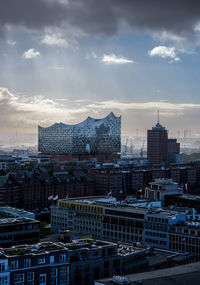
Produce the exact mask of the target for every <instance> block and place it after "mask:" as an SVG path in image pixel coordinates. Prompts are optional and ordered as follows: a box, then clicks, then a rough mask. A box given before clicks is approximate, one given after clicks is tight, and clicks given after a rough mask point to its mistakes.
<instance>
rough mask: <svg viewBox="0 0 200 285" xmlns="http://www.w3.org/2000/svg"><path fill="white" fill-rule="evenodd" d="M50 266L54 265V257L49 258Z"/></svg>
mask: <svg viewBox="0 0 200 285" xmlns="http://www.w3.org/2000/svg"><path fill="white" fill-rule="evenodd" d="M50 264H54V255H52V256H50Z"/></svg>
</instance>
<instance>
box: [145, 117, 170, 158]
mask: <svg viewBox="0 0 200 285" xmlns="http://www.w3.org/2000/svg"><path fill="white" fill-rule="evenodd" d="M147 159H148V161H149V162H151V163H162V162H166V161H167V160H168V133H167V130H166V129H165V127H163V126H162V125H161V124H160V123H159V120H158V122H157V124H156V125H155V127H153V128H152V130H148V131H147Z"/></svg>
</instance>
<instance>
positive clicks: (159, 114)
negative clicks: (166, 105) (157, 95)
mask: <svg viewBox="0 0 200 285" xmlns="http://www.w3.org/2000/svg"><path fill="white" fill-rule="evenodd" d="M159 123H160V114H159V110H158V124H159Z"/></svg>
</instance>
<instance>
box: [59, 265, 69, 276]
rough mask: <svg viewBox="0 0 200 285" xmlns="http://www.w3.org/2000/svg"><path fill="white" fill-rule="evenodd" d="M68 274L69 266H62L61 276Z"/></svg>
mask: <svg viewBox="0 0 200 285" xmlns="http://www.w3.org/2000/svg"><path fill="white" fill-rule="evenodd" d="M66 274H67V267H66V266H65V267H60V276H63V275H66Z"/></svg>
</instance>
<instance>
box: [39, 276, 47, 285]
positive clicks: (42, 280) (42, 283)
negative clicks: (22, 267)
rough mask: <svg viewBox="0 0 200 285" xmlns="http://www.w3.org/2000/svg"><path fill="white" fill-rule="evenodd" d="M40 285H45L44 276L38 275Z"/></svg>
mask: <svg viewBox="0 0 200 285" xmlns="http://www.w3.org/2000/svg"><path fill="white" fill-rule="evenodd" d="M39 280H40V283H39V284H40V285H46V274H40V279H39Z"/></svg>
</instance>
